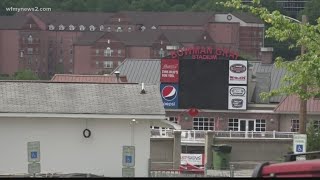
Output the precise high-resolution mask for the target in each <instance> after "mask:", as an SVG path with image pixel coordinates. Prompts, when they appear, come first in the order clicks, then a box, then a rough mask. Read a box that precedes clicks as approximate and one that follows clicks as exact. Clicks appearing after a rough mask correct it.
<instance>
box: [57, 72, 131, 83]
mask: <svg viewBox="0 0 320 180" xmlns="http://www.w3.org/2000/svg"><path fill="white" fill-rule="evenodd" d="M51 81H54V82H83V83H87V82H88V83H101V84H105V83H125V82H128V81H127V78H126V76H120V77H119V80H117V77H116V76H115V75H109V74H108V75H79V74H55V75H54V76H53V77H52V79H51Z"/></svg>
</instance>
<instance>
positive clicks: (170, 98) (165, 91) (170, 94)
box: [160, 84, 178, 108]
mask: <svg viewBox="0 0 320 180" xmlns="http://www.w3.org/2000/svg"><path fill="white" fill-rule="evenodd" d="M160 93H161V97H162V101H163V105H164V108H178V85H177V84H160Z"/></svg>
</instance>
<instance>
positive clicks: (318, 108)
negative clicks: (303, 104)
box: [274, 95, 320, 114]
mask: <svg viewBox="0 0 320 180" xmlns="http://www.w3.org/2000/svg"><path fill="white" fill-rule="evenodd" d="M299 110H300V100H299V98H298V96H295V95H291V96H287V97H286V98H285V99H283V100H282V101H281V102H280V103H279V105H278V106H277V107H276V108H275V109H274V111H275V112H278V113H288V114H291V113H295V114H297V113H299ZM307 111H308V112H309V113H320V100H319V99H313V98H312V99H310V100H308V101H307Z"/></svg>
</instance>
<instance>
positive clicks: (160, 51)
mask: <svg viewBox="0 0 320 180" xmlns="http://www.w3.org/2000/svg"><path fill="white" fill-rule="evenodd" d="M159 56H160V57H164V50H163V49H162V48H161V49H160V50H159Z"/></svg>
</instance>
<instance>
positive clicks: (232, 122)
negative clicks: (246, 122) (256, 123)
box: [228, 119, 239, 131]
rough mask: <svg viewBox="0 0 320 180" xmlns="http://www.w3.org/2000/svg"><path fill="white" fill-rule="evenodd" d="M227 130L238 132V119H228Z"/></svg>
mask: <svg viewBox="0 0 320 180" xmlns="http://www.w3.org/2000/svg"><path fill="white" fill-rule="evenodd" d="M228 130H229V131H239V119H229V123H228Z"/></svg>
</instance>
